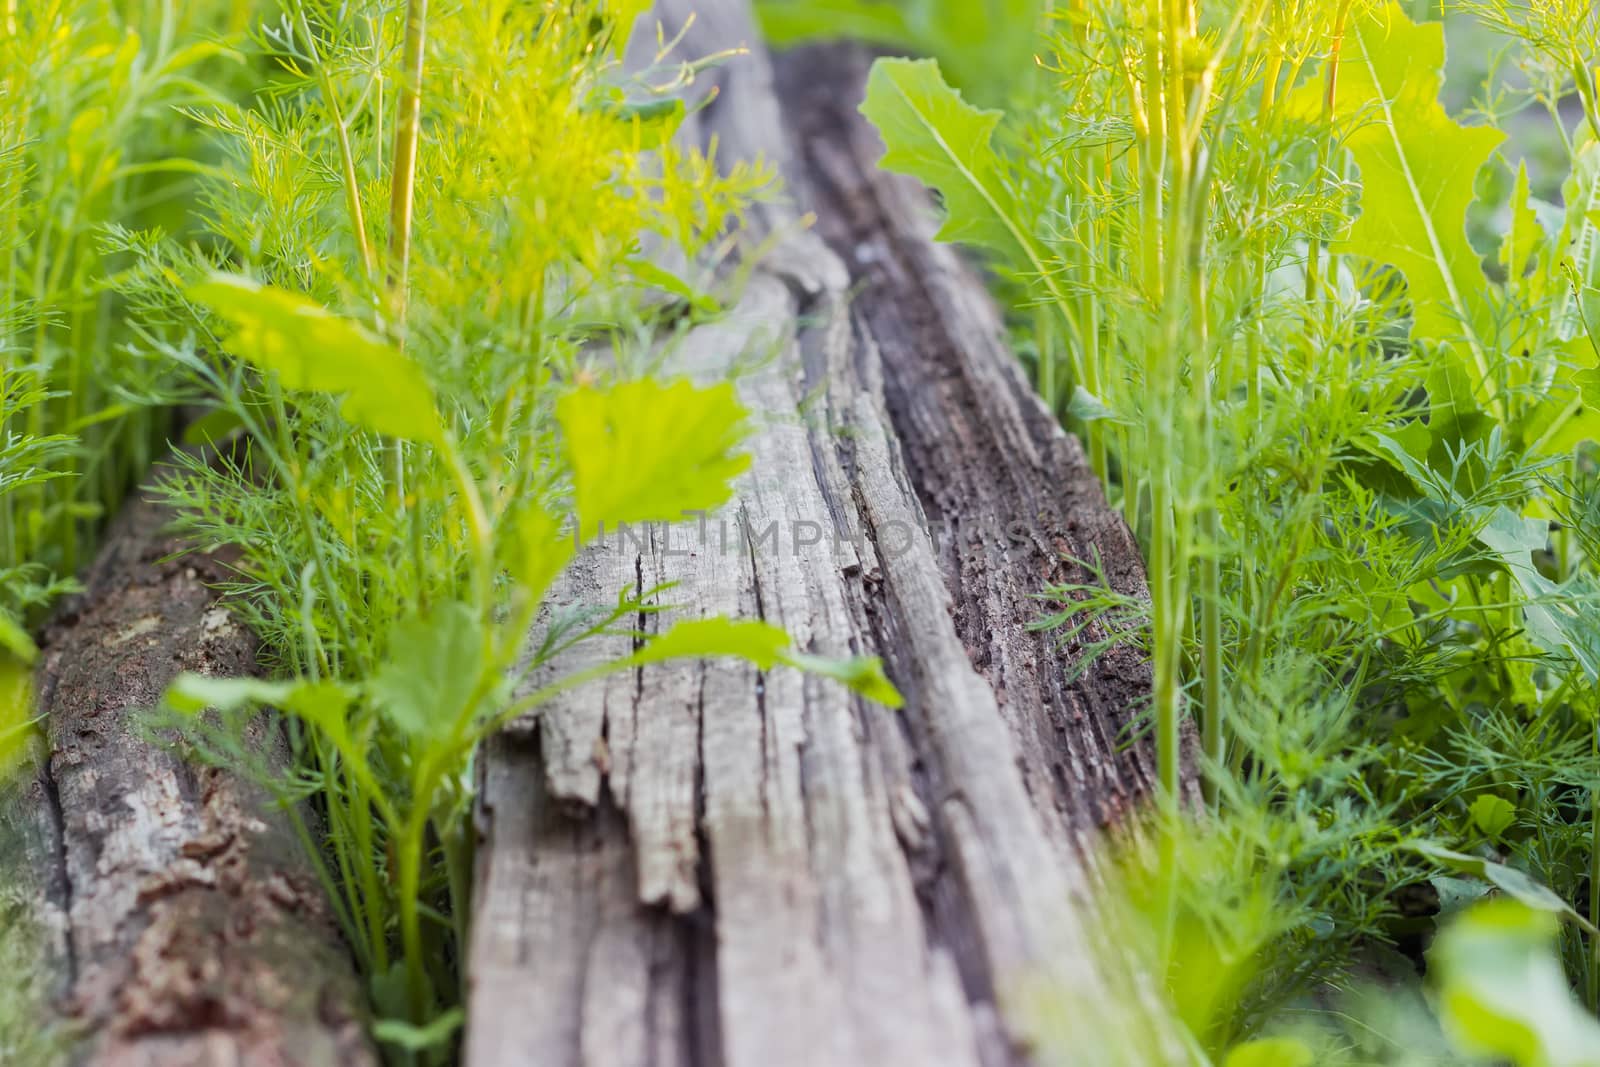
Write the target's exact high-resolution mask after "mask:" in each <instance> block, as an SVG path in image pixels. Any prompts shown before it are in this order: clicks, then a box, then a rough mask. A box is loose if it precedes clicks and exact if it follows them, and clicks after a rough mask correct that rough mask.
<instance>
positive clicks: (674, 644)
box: [632, 616, 903, 708]
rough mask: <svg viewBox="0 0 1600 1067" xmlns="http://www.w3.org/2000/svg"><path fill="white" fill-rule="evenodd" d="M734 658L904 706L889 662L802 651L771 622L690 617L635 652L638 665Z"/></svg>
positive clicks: (762, 668)
mask: <svg viewBox="0 0 1600 1067" xmlns="http://www.w3.org/2000/svg"><path fill="white" fill-rule="evenodd" d="M719 656H729V657H733V658H737V659H742V660H744V661H746V662H747V663H752V664H754V665H755V666H756V667H758V668H760V669H761V670H763V671H770V670H771V669H772V668H774V667H776V666H777V665H779V664H780V663H781V664H784V665H785V666H789V667H794V668H795V669H797V670H802V671H806V672H809V673H811V674H818V675H821V676H823V677H826V678H832V679H834V680H835V681H838V682H842V683H843V684H844V685H846V686H847V687H849V688H850V689H851V690H852V691H854V692H857V693H860V694H861V695H862V696H864V697H866V698H867V699H869V700H875V701H877V702H878V703H880V704H884V705H887V706H888V707H891V708H898V707H900V706H901V704H902V703H903V700H902V699H901V697H900V693H899V691H898V690H896V689H895V687H894V685H893V683H891V682H890V681H889V679H888V677H887V676H886V675H885V674H884V673H883V663H882V661H880V660H879V659H877V658H876V657H872V656H854V657H851V658H848V659H831V658H828V657H825V656H814V655H811V654H810V653H807V652H800V651H798V650H796V649H795V648H793V647H792V645H791V642H790V640H789V635H788V634H787V633H785V632H784V631H783V630H782V629H781V628H779V627H777V626H773V625H772V624H771V623H767V622H761V621H758V620H754V619H745V620H738V619H728V618H723V617H720V616H719V617H715V618H710V619H690V620H687V621H684V622H680V623H677V624H676V625H674V626H673V627H672V629H670V630H668V631H667V632H666V633H663V634H662V635H661V636H660V637H657V638H655V639H654V640H653V641H651V642H650V643H649V644H647V645H645V646H644V648H642V649H640V650H639V651H638V652H637V653H635V654H634V656H633V660H632V662H634V663H636V664H645V663H661V662H664V661H666V660H670V659H711V658H715V657H719Z"/></svg>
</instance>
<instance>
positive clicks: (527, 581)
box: [501, 505, 576, 599]
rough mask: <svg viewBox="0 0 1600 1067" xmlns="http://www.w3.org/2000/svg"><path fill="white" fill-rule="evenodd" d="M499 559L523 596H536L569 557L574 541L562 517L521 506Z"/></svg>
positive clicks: (572, 550)
mask: <svg viewBox="0 0 1600 1067" xmlns="http://www.w3.org/2000/svg"><path fill="white" fill-rule="evenodd" d="M509 532H510V542H509V543H508V544H506V545H505V546H504V547H503V548H502V549H501V556H502V563H503V565H504V567H505V568H506V571H507V572H508V573H509V574H510V575H511V577H512V579H513V580H514V581H515V582H516V583H517V585H518V586H520V587H521V594H522V595H523V596H527V597H532V598H534V599H538V598H540V597H542V596H544V593H545V591H546V590H547V589H549V588H550V584H551V583H552V582H554V581H555V580H556V578H558V577H559V576H560V575H561V572H562V571H564V570H566V568H567V564H568V563H570V562H571V561H572V557H573V554H574V552H575V551H576V545H574V544H573V537H572V534H571V533H570V532H568V531H566V530H563V529H562V525H561V520H560V519H558V518H556V517H555V516H554V515H552V514H550V513H549V512H548V511H546V510H544V509H543V508H541V507H538V506H536V505H535V506H528V507H524V508H522V509H521V510H520V511H518V513H517V514H516V516H515V517H514V518H513V519H512V520H511V523H510V528H509Z"/></svg>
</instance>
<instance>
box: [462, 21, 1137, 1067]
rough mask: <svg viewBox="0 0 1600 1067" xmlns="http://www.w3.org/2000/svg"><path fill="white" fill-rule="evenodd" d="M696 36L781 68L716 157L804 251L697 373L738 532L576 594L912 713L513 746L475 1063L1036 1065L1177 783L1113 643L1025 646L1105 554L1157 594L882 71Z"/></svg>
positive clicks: (703, 695) (614, 686) (601, 729)
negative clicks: (728, 617) (1008, 339)
mask: <svg viewBox="0 0 1600 1067" xmlns="http://www.w3.org/2000/svg"><path fill="white" fill-rule="evenodd" d="M690 7H692V8H693V10H694V13H695V18H694V21H693V23H692V25H691V26H690V29H689V32H688V34H687V37H686V39H685V43H684V49H685V53H684V54H686V55H702V54H709V53H712V52H716V51H720V50H722V49H726V48H730V47H737V46H740V45H753V46H755V47H753V48H752V49H751V51H750V53H749V54H747V55H744V56H741V57H739V58H737V59H735V60H733V61H731V62H729V63H728V64H726V65H725V66H723V67H720V68H718V69H717V70H715V71H713V72H712V73H711V74H710V78H711V80H712V81H714V82H715V83H716V89H717V95H716V97H715V99H714V100H713V102H712V103H710V104H709V106H707V107H706V108H704V109H703V110H701V111H700V112H698V113H697V114H696V116H695V117H694V119H693V123H694V129H693V131H692V134H693V135H694V136H697V137H698V138H700V140H701V142H702V143H710V141H711V140H712V139H713V138H714V139H715V140H716V143H717V146H718V157H719V159H720V160H722V161H724V162H725V163H726V162H730V161H733V160H738V159H753V158H764V159H766V160H768V161H770V162H772V163H774V164H775V165H776V166H777V167H778V168H779V169H780V171H781V172H782V173H783V175H784V177H785V179H786V182H787V184H788V189H789V197H790V199H788V200H786V201H783V202H779V203H771V204H765V205H762V206H761V207H760V208H759V209H758V210H757V212H756V214H755V216H754V218H753V220H752V221H753V225H754V228H755V230H756V236H757V237H768V238H770V239H771V244H770V246H769V247H768V249H767V251H766V254H765V255H764V256H763V257H762V258H761V259H760V260H759V262H758V264H757V266H756V268H755V269H754V271H753V274H752V276H751V278H750V280H749V282H748V284H747V285H746V286H745V287H744V288H743V290H742V295H741V298H740V299H739V301H738V303H737V306H736V307H735V308H733V309H732V311H731V313H730V314H729V315H728V316H727V317H726V318H725V319H722V320H720V321H718V322H716V323H714V324H710V325H706V326H702V327H700V328H698V329H696V330H695V331H694V332H693V333H692V334H690V335H689V336H688V338H687V339H686V341H685V342H684V343H683V345H682V346H681V349H680V350H678V351H676V352H675V353H674V359H675V360H676V364H675V366H676V367H677V368H678V369H679V370H681V371H682V372H684V373H687V374H691V375H699V376H705V377H722V376H726V375H727V374H728V373H729V372H730V370H732V371H735V372H736V377H735V380H736V382H737V386H738V389H739V393H740V396H741V399H742V400H743V402H744V403H745V404H746V405H747V406H748V407H749V408H750V409H751V410H752V412H754V413H755V418H754V422H755V425H756V430H755V433H754V434H753V436H752V438H751V441H750V451H751V453H752V455H753V463H752V465H751V470H750V471H749V472H748V473H747V474H746V475H745V476H744V477H743V478H742V479H741V480H740V482H739V483H738V485H737V492H736V496H735V499H734V500H733V501H732V502H731V503H730V504H729V505H727V506H726V507H725V508H723V509H722V510H721V511H719V512H717V513H716V514H713V515H708V516H704V517H703V518H701V519H700V520H699V521H698V522H695V521H691V522H689V523H687V524H684V525H680V526H675V527H672V528H670V529H667V528H663V527H650V528H647V529H641V530H637V531H627V532H626V533H624V532H617V533H616V534H614V535H610V536H608V537H607V539H606V540H605V542H604V543H603V544H601V545H599V546H596V547H595V548H594V549H592V550H590V551H589V552H587V553H586V554H585V556H584V557H583V558H582V559H581V560H580V561H579V564H578V567H577V569H576V570H575V572H574V573H573V574H572V575H569V576H568V579H567V586H566V589H565V590H564V595H567V596H570V597H572V598H573V599H574V601H575V602H576V601H578V600H581V599H582V597H583V596H585V595H588V596H591V597H598V598H602V599H605V600H610V599H612V598H614V596H615V594H616V591H617V589H618V588H619V587H626V588H628V589H630V590H631V591H635V592H642V591H644V590H648V589H650V588H651V587H653V586H655V585H657V584H660V583H663V582H674V583H677V584H676V585H675V587H674V588H673V589H672V590H671V591H670V592H668V593H667V594H666V600H667V603H668V604H669V605H670V607H669V609H668V610H666V611H664V612H662V613H660V614H648V615H645V616H643V617H642V618H641V620H640V625H641V627H642V628H643V629H644V630H645V631H646V632H654V631H657V630H659V629H661V628H663V627H666V626H669V625H671V624H672V623H673V622H674V621H676V620H678V619H681V618H691V617H697V616H704V615H713V614H719V613H726V614H733V615H739V616H744V617H761V618H765V619H767V620H770V621H772V622H774V623H777V624H778V625H781V626H783V627H785V628H786V629H787V630H788V631H789V632H790V633H791V634H792V635H793V636H794V638H795V640H796V642H797V643H798V644H799V645H800V646H801V647H803V648H806V649H808V650H810V651H812V652H816V653H819V654H825V655H841V656H842V655H852V654H863V653H864V654H875V655H881V656H883V657H884V660H885V663H886V666H887V669H888V672H889V675H890V677H891V678H892V679H893V680H894V682H895V683H896V685H897V686H899V688H900V689H901V691H902V692H903V693H904V694H905V696H906V698H907V706H906V707H905V708H904V709H903V710H901V711H899V712H895V711H891V710H888V709H885V708H882V707H879V706H876V705H872V704H869V703H867V702H864V701H862V700H860V699H858V698H856V697H853V696H851V695H850V694H848V693H846V692H844V691H843V690H842V689H841V688H839V687H838V686H836V685H834V684H831V683H828V682H825V681H822V680H819V679H816V678H812V677H807V676H803V675H800V674H797V673H795V672H792V671H777V672H773V673H770V674H764V673H762V672H759V671H757V670H755V669H754V668H752V667H749V666H746V665H741V664H735V663H727V662H716V663H709V664H698V665H694V666H691V667H684V666H651V667H647V668H645V669H643V670H641V671H638V672H636V673H634V674H633V675H631V676H628V677H627V678H625V679H624V680H621V681H616V680H613V681H611V682H607V683H602V684H599V685H595V686H592V687H590V688H588V689H586V690H580V691H578V692H576V693H575V694H573V695H571V696H570V697H568V698H567V699H565V700H563V701H562V702H560V703H558V704H556V705H552V706H550V707H548V708H546V709H545V710H544V711H543V713H542V714H541V715H540V716H539V717H538V718H537V719H536V720H533V721H530V722H528V723H525V724H521V725H520V726H519V727H518V728H517V729H516V730H515V731H513V732H512V733H510V734H508V735H507V736H506V737H503V738H502V739H500V740H499V741H498V742H496V744H495V745H493V746H492V747H491V748H490V749H489V750H488V752H487V753H486V754H485V758H484V760H483V792H482V804H481V809H480V813H479V830H480V834H481V840H480V849H479V878H478V884H477V890H476V903H475V911H474V928H473V934H472V941H471V946H470V971H469V973H470V983H471V984H470V1017H469V1022H468V1035H467V1050H466V1053H467V1063H468V1064H469V1065H470V1067H512V1065H518V1064H524V1063H538V1064H541V1065H557V1067H559V1065H567V1064H571V1065H578V1064H583V1065H588V1067H611V1065H619V1067H620V1065H635V1064H637V1065H641V1067H643V1065H651V1064H671V1065H680V1064H681V1065H685V1067H712V1065H717V1067H720V1065H728V1067H773V1065H790V1064H792V1065H796V1067H800V1065H812V1064H829V1065H832V1064H841V1065H851V1064H872V1065H879V1064H904V1065H923V1064H931V1063H939V1064H951V1065H962V1064H971V1065H985V1067H990V1065H1003V1064H1004V1065H1009V1064H1022V1063H1030V1062H1036V1061H1037V1060H1038V1056H1039V1049H1040V1048H1041V1047H1042V1046H1043V1044H1044V1043H1045V1042H1046V1041H1047V1040H1048V1034H1047V1033H1046V1031H1047V1030H1048V1029H1049V1027H1050V1024H1048V1023H1047V1022H1045V1021H1042V1020H1041V1017H1040V1012H1039V1010H1038V1003H1037V1000H1038V991H1039V990H1041V989H1045V990H1049V991H1051V992H1050V997H1051V998H1052V999H1053V1001H1054V1002H1056V1003H1069V1004H1070V1003H1089V1002H1091V1001H1093V1000H1094V999H1095V998H1097V997H1099V996H1101V995H1103V993H1104V989H1103V986H1104V982H1105V977H1104V975H1103V974H1102V973H1101V972H1100V969H1099V967H1098V965H1097V962H1096V960H1097V956H1096V950H1095V949H1094V948H1093V947H1092V944H1091V942H1093V941H1094V940H1095V932H1094V931H1093V930H1092V928H1091V927H1092V924H1091V923H1086V922H1085V921H1084V919H1083V915H1084V911H1085V905H1086V904H1087V901H1088V896H1089V894H1090V893H1091V891H1092V889H1093V887H1094V885H1095V884H1096V881H1097V874H1096V870H1097V868H1096V853H1097V847H1096V846H1097V841H1098V839H1099V837H1100V833H1101V831H1102V829H1103V828H1105V827H1107V826H1108V825H1111V824H1113V823H1116V822H1117V821H1118V820H1119V819H1122V818H1123V817H1124V816H1126V815H1127V814H1129V813H1130V811H1132V809H1133V808H1134V807H1135V806H1136V805H1137V804H1138V803H1139V802H1140V798H1141V797H1144V796H1146V795H1148V793H1149V791H1150V789H1151V786H1152V783H1153V781H1154V761H1153V757H1152V754H1151V753H1150V751H1149V750H1148V748H1147V747H1146V746H1144V745H1142V744H1128V743H1127V733H1128V731H1129V730H1130V724H1132V723H1133V721H1134V719H1135V718H1136V716H1137V714H1138V712H1139V710H1140V707H1141V705H1142V703H1143V702H1144V701H1145V700H1146V699H1147V695H1148V686H1149V671H1148V667H1147V666H1146V665H1145V664H1144V663H1143V662H1142V661H1141V660H1140V659H1139V657H1137V656H1136V655H1134V654H1132V653H1131V652H1121V651H1119V652H1115V653H1112V654H1109V655H1106V656H1103V657H1101V658H1099V659H1097V660H1096V661H1095V662H1094V663H1092V664H1091V665H1090V666H1089V668H1088V670H1087V671H1085V672H1082V673H1081V674H1077V673H1075V672H1074V670H1073V669H1072V668H1073V665H1074V663H1075V662H1076V661H1077V660H1078V659H1079V658H1081V656H1080V653H1081V651H1082V647H1083V646H1069V647H1065V648H1060V647H1057V643H1056V639H1055V638H1054V637H1052V636H1051V635H1049V634H1041V633H1036V632H1034V631H1032V630H1031V629H1030V628H1029V625H1028V624H1029V623H1030V622H1031V621H1032V620H1033V619H1035V618H1036V617H1037V616H1038V615H1039V614H1040V612H1041V610H1042V607H1041V605H1040V603H1039V601H1037V600H1036V599H1035V597H1034V594H1036V593H1037V592H1038V591H1039V590H1040V589H1041V588H1042V587H1043V586H1044V585H1045V584H1046V583H1048V582H1052V581H1060V580H1066V579H1069V578H1078V579H1082V578H1083V577H1084V575H1082V574H1081V573H1078V572H1077V571H1075V569H1074V567H1073V565H1072V564H1070V563H1069V562H1068V560H1070V559H1072V558H1088V557H1089V554H1090V552H1091V550H1092V549H1097V550H1098V551H1099V553H1100V555H1101V557H1102V558H1103V560H1104V561H1105V563H1106V565H1107V568H1108V570H1109V572H1110V573H1111V574H1112V575H1113V577H1114V581H1115V582H1116V584H1117V585H1118V587H1119V588H1120V589H1122V590H1124V591H1126V592H1131V593H1136V594H1142V590H1143V588H1144V578H1143V570H1142V565H1141V563H1140V561H1139V556H1138V552H1137V549H1136V546H1135V545H1134V543H1133V540H1132V538H1131V537H1130V536H1129V534H1128V532H1127V530H1126V528H1125V527H1124V526H1123V525H1122V523H1121V520H1120V519H1119V518H1118V517H1117V516H1116V515H1115V514H1114V513H1112V512H1111V511H1110V510H1109V509H1108V508H1107V507H1106V505H1105V503H1104V500H1103V498H1102V496H1101V493H1100V490H1099V488H1098V486H1097V484H1096V482H1095V479H1094V477H1093V475H1092V473H1091V472H1090V471H1089V469H1088V466H1087V464H1086V462H1085V460H1084V457H1083V454H1082V452H1081V450H1080V448H1079V446H1078V445H1077V443H1076V441H1075V440H1073V439H1072V438H1071V437H1069V436H1068V435H1066V434H1064V433H1063V432H1062V431H1061V429H1060V427H1059V426H1058V424H1057V423H1056V422H1055V420H1054V419H1053V418H1051V416H1050V415H1049V413H1048V412H1047V411H1046V410H1045V409H1044V408H1043V407H1042V405H1041V404H1040V403H1039V401H1038V400H1037V399H1036V398H1035V396H1034V394H1033V392H1032V390H1031V389H1030V388H1029V386H1028V383H1027V382H1026V380H1025V379H1024V377H1023V375H1022V373H1021V371H1020V370H1019V368H1018V367H1017V365H1016V362H1015V360H1014V358H1013V357H1012V356H1011V355H1010V353H1009V352H1008V351H1007V350H1006V347H1005V345H1004V340H1003V330H1002V324H1001V321H1000V318H999V316H998V313H997V311H996V309H995V308H994V306H993V304H992V303H991V302H990V300H989V298H988V297H987V295H986V294H985V291H984V286H983V284H982V281H981V279H980V278H978V277H977V276H976V275H975V274H974V273H973V271H972V270H971V269H970V268H969V267H968V266H967V265H966V264H965V263H963V261H962V260H961V259H960V258H959V257H958V256H956V255H955V254H953V253H952V252H951V251H950V250H949V249H947V248H944V247H941V246H939V245H936V244H934V243H933V241H932V239H931V238H932V232H933V230H934V228H935V227H934V224H933V214H932V210H931V205H930V203H929V202H928V199H927V197H926V196H925V194H923V193H922V191H921V190H920V189H918V188H916V187H915V186H914V185H912V184H911V183H908V182H904V181H901V180H899V179H896V178H893V177H890V176H887V175H884V174H882V173H880V172H878V171H877V169H876V167H875V165H874V164H875V161H876V159H877V157H878V155H879V154H881V148H880V147H879V146H878V145H877V144H876V141H875V138H874V135H873V133H872V131H871V130H870V128H869V127H867V126H866V125H865V123H864V122H863V120H861V118H860V117H859V116H858V115H857V114H856V112H855V106H856V104H857V103H858V102H859V100H860V98H861V92H862V87H863V84H864V78H865V73H866V57H865V56H864V54H862V53H861V52H859V51H857V50H854V49H851V48H827V49H812V50H806V51H804V52H802V53H798V54H795V55H793V56H788V57H783V58H782V59H780V60H779V62H778V63H777V66H776V69H775V68H774V65H773V63H772V62H771V61H770V60H769V58H768V57H767V55H766V54H765V52H764V51H763V50H762V49H761V48H760V47H759V42H758V41H757V38H756V34H755V31H754V29H753V27H752V25H751V23H750V19H749V12H748V8H747V5H746V3H745V2H744V0H674V2H672V3H667V4H663V5H662V7H661V11H662V20H663V22H664V23H665V24H666V26H667V32H668V33H669V35H670V34H671V33H672V32H675V30H676V29H677V28H678V27H680V26H682V25H683V24H684V22H685V20H686V16H685V12H686V10H687V9H688V8H690ZM807 211H809V212H813V213H814V214H815V216H816V221H815V225H814V226H811V227H809V228H808V227H807V225H806V224H805V223H804V222H803V221H802V212H807ZM1100 636H1101V635H1100V634H1098V633H1096V632H1094V631H1093V630H1092V629H1091V630H1090V631H1088V632H1087V633H1085V634H1084V635H1082V636H1081V638H1080V640H1082V641H1085V642H1093V641H1095V640H1097V639H1098V638H1099V637H1100ZM578 665H580V664H578V663H573V664H568V665H566V666H569V667H570V666H578ZM1083 1062H1089V1061H1088V1060H1085V1061H1083Z"/></svg>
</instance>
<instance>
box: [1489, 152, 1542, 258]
mask: <svg viewBox="0 0 1600 1067" xmlns="http://www.w3.org/2000/svg"><path fill="white" fill-rule="evenodd" d="M1531 200H1532V193H1531V192H1530V189H1529V185H1528V163H1527V161H1526V160H1524V161H1523V162H1521V163H1519V164H1518V165H1517V182H1516V185H1515V186H1514V187H1513V188H1512V191H1511V225H1510V227H1509V228H1508V229H1507V230H1506V233H1505V236H1504V237H1503V238H1501V241H1500V253H1499V257H1498V258H1499V260H1500V266H1501V267H1502V268H1504V269H1505V272H1506V279H1507V281H1508V283H1509V284H1511V285H1513V286H1515V285H1517V284H1518V282H1519V281H1520V280H1521V278H1522V276H1523V274H1525V273H1526V272H1527V269H1528V261H1529V260H1530V259H1532V258H1533V256H1534V254H1535V253H1536V252H1538V250H1539V247H1540V246H1541V245H1543V244H1544V240H1545V234H1544V228H1543V227H1542V226H1540V225H1539V215H1538V213H1537V212H1536V211H1534V210H1533V207H1532V204H1531Z"/></svg>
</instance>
